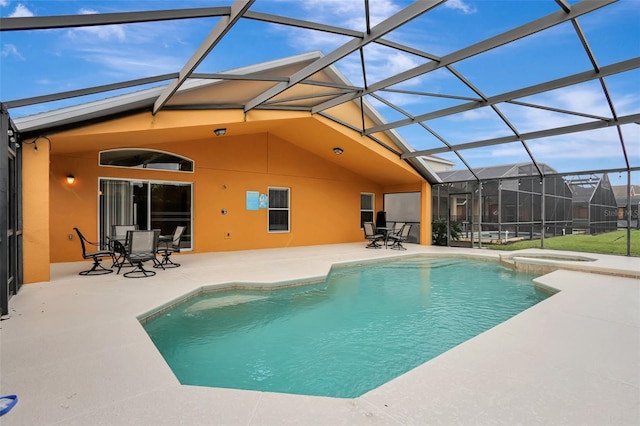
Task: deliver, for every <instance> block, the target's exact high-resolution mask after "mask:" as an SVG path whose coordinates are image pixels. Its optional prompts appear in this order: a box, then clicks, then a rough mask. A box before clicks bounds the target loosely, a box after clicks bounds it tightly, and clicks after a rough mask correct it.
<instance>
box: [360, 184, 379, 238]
mask: <svg viewBox="0 0 640 426" xmlns="http://www.w3.org/2000/svg"><path fill="white" fill-rule="evenodd" d="M363 195H370V196H371V210H369V209H363V208H362V196H363ZM369 211H370V212H371V221H372V222H373V221H374V220H375V212H376V194H374V193H372V192H361V193H360V219H362V213H363V212H369ZM360 229H362V224H360Z"/></svg>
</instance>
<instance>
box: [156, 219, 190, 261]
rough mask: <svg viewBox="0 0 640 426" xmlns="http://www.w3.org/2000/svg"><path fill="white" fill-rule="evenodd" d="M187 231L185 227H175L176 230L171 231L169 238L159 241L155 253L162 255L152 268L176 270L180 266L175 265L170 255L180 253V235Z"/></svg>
mask: <svg viewBox="0 0 640 426" xmlns="http://www.w3.org/2000/svg"><path fill="white" fill-rule="evenodd" d="M186 229H187V227H186V226H182V225H179V226H176V229H175V230H174V231H173V235H171V237H168V238H166V239H165V240H164V241H163V240H162V239H161V241H160V242H159V244H158V250H157V253H158V254H160V255H162V260H161V261H160V262H159V263H157V264H155V265H153V267H154V268H162V269H164V268H177V267H178V266H180V264H179V263H175V262H173V261H172V260H171V254H172V253H180V241H181V240H182V235H184V231H185V230H186Z"/></svg>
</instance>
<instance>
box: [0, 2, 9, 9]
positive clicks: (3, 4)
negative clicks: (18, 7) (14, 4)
mask: <svg viewBox="0 0 640 426" xmlns="http://www.w3.org/2000/svg"><path fill="white" fill-rule="evenodd" d="M0 6H2V7H4V6H9V2H8V1H7V0H0Z"/></svg>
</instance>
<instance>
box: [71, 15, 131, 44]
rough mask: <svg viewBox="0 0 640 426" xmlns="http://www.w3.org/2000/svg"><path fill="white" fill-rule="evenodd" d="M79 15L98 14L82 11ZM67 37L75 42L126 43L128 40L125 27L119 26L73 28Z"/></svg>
mask: <svg viewBox="0 0 640 426" xmlns="http://www.w3.org/2000/svg"><path fill="white" fill-rule="evenodd" d="M79 13H80V14H82V15H92V14H96V13H97V12H96V11H94V10H91V9H81V10H80V12H79ZM67 35H68V36H69V37H70V38H71V39H73V40H78V39H84V38H89V39H95V38H97V39H98V40H100V41H109V40H117V41H125V40H126V38H127V36H126V32H125V29H124V26H123V25H117V24H114V25H98V26H94V27H81V28H73V29H70V30H69V31H68V32H67Z"/></svg>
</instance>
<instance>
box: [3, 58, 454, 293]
mask: <svg viewBox="0 0 640 426" xmlns="http://www.w3.org/2000/svg"><path fill="white" fill-rule="evenodd" d="M320 56H321V54H320V53H310V54H304V55H298V56H295V57H291V58H285V59H282V60H278V61H272V62H268V63H263V64H259V65H255V66H251V67H245V68H242V69H237V70H233V71H230V72H229V74H236V75H249V74H256V75H259V76H269V77H270V78H272V79H273V80H278V79H283V78H288V77H289V76H290V75H292V74H294V73H295V72H296V71H298V70H300V69H303V68H304V67H305V66H307V65H309V64H310V63H312V62H313V61H315V60H317V59H318V58H319V57H320ZM256 80H257V81H243V80H240V79H229V80H224V81H222V80H212V79H192V80H189V81H187V82H186V83H185V84H184V85H183V86H182V87H181V88H180V90H178V91H177V92H176V93H175V94H174V95H173V96H172V97H171V98H170V99H169V101H168V102H167V103H166V105H165V106H164V107H163V108H162V109H161V110H160V111H159V112H158V113H156V114H152V112H151V109H152V106H153V105H154V101H155V100H156V99H157V98H158V95H159V94H161V93H162V92H163V91H164V89H165V87H166V85H162V86H158V87H154V88H151V89H145V90H141V91H138V92H134V93H129V94H126V95H121V96H115V97H112V98H108V99H104V100H100V101H95V102H90V103H87V104H84V105H80V106H73V107H68V108H63V109H59V110H55V111H50V112H45V113H41V114H37V115H33V116H27V117H22V118H18V119H15V120H14V123H15V126H16V130H17V131H18V132H19V134H20V135H19V136H20V139H21V144H20V146H21V149H20V151H21V155H22V180H23V181H22V194H23V196H24V198H23V200H22V213H23V218H24V222H23V225H24V226H23V229H24V233H23V244H24V246H23V253H24V282H26V283H27V282H37V281H47V280H49V267H50V264H51V263H57V262H70V261H78V260H81V256H80V254H81V250H80V242H79V241H78V240H77V238H76V237H75V236H74V232H73V228H74V227H78V228H80V229H81V230H82V231H83V233H84V234H86V236H87V237H88V238H89V239H90V240H98V239H100V238H103V237H105V236H106V235H107V234H108V233H109V229H110V226H111V225H114V224H130V223H135V224H137V225H139V227H140V228H160V229H161V230H162V232H163V233H169V232H170V231H171V230H172V229H173V227H175V225H178V224H184V225H186V226H187V232H186V238H185V241H184V242H183V245H184V247H185V248H186V249H187V250H191V251H193V252H194V253H198V252H212V251H226V250H245V249H261V248H273V247H288V246H304V245H314V244H333V243H346V242H358V241H364V239H363V231H362V229H361V218H362V217H365V216H366V215H368V214H369V212H375V211H379V210H382V208H383V199H384V195H385V194H387V193H393V194H399V193H411V194H414V196H417V197H418V198H419V199H425V200H428V197H429V196H430V183H429V182H430V181H432V182H435V181H437V177H435V173H434V172H433V169H432V166H431V165H430V164H429V162H428V160H425V159H422V158H416V159H409V160H403V159H401V158H400V155H399V154H398V153H402V152H407V151H408V150H410V148H408V146H407V145H406V143H405V142H404V141H403V140H402V139H401V138H400V136H399V135H398V134H397V133H396V132H395V131H393V130H390V131H384V132H380V133H378V134H376V135H375V136H372V137H367V136H364V135H363V134H362V132H361V131H360V129H361V128H362V126H363V123H364V124H366V125H367V126H371V125H376V124H380V123H382V120H381V118H380V116H379V115H378V114H377V112H376V111H375V110H374V109H373V108H371V107H370V106H369V105H368V104H366V103H364V104H363V105H361V104H360V103H359V102H358V103H356V102H349V103H346V104H342V105H339V106H337V107H333V108H330V109H328V110H326V111H325V112H323V113H319V114H311V113H310V112H309V111H308V108H307V109H305V110H296V108H295V106H296V105H304V106H311V105H314V103H317V102H320V101H321V100H322V99H323V98H322V96H321V94H322V93H323V91H326V92H327V93H332V92H333V91H334V90H335V89H334V88H335V87H342V86H344V85H345V84H348V81H346V79H344V77H342V76H341V75H340V74H339V73H338V72H337V71H336V70H335V69H334V68H333V67H328V68H325V69H323V70H322V71H320V72H317V73H316V74H314V75H313V76H311V77H310V79H309V81H314V82H322V84H316V85H313V84H309V85H298V86H296V87H295V89H292V90H290V91H285V92H284V93H282V94H281V95H279V96H277V97H276V98H274V99H273V100H272V101H270V102H271V104H272V105H279V106H283V107H284V106H286V107H288V108H275V107H273V108H262V109H261V108H257V109H253V110H250V111H248V112H245V111H243V108H242V107H241V106H242V104H243V103H244V102H246V101H247V100H248V99H252V98H254V97H255V96H257V95H258V94H260V93H262V92H263V91H264V90H266V89H267V88H268V87H269V86H270V85H272V84H274V83H273V82H272V81H269V80H268V79H265V80H264V81H259V80H260V79H256ZM239 106H240V107H239ZM361 108H362V109H361ZM36 147H37V150H36V149H35V148H36ZM442 163H443V160H442V161H441V160H435V161H434V165H435V166H436V167H441V166H442ZM68 176H73V182H72V183H70V182H71V180H70V181H68V180H67V177H68ZM419 205H420V206H422V207H421V210H420V212H419V216H420V222H421V223H422V225H423V226H422V227H421V228H420V235H419V240H420V242H422V243H424V244H430V241H431V237H430V229H431V228H430V223H431V210H430V203H428V202H422V203H420V204H419ZM424 224H426V226H424ZM327 225H330V230H327V228H326V226H327Z"/></svg>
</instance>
